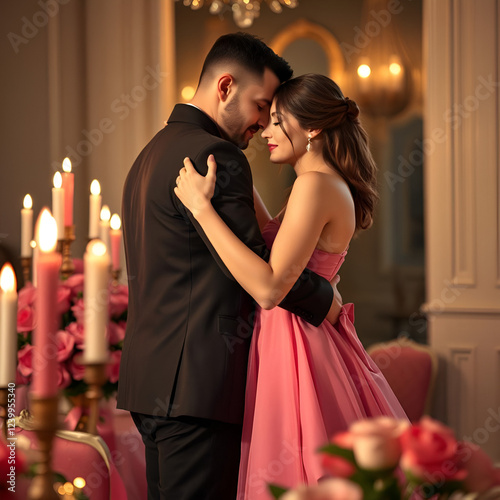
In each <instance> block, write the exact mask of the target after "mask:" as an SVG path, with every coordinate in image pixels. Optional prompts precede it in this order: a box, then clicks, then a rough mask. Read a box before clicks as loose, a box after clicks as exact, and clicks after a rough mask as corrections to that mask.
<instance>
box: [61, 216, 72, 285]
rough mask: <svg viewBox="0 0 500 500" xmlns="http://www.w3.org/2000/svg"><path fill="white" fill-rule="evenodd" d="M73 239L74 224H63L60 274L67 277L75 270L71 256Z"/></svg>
mask: <svg viewBox="0 0 500 500" xmlns="http://www.w3.org/2000/svg"><path fill="white" fill-rule="evenodd" d="M73 241H75V226H74V225H73V226H65V228H64V238H63V239H62V251H61V253H62V265H61V276H62V277H63V278H69V277H70V276H71V275H72V274H73V273H74V272H75V265H74V264H73V259H72V258H71V244H72V243H73Z"/></svg>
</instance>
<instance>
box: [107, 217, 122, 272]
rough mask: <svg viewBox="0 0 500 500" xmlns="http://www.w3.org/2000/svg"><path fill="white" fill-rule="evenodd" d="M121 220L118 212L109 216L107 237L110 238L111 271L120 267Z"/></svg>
mask: <svg viewBox="0 0 500 500" xmlns="http://www.w3.org/2000/svg"><path fill="white" fill-rule="evenodd" d="M121 225H122V221H121V220H120V216H119V215H118V214H113V217H111V221H110V226H111V231H110V232H109V238H110V240H111V262H112V266H113V271H115V270H117V269H120V248H121V242H122V231H121V229H120V227H121Z"/></svg>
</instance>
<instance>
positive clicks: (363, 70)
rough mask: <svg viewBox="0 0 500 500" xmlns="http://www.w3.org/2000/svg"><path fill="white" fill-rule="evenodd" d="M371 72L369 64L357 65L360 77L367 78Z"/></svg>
mask: <svg viewBox="0 0 500 500" xmlns="http://www.w3.org/2000/svg"><path fill="white" fill-rule="evenodd" d="M371 72H372V70H371V69H370V66H368V64H361V65H360V66H359V67H358V75H359V76H360V77H361V78H368V77H369V76H370V73H371Z"/></svg>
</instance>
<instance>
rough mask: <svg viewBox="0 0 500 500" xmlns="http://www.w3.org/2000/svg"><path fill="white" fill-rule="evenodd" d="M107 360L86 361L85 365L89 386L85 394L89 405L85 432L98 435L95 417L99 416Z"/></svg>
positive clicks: (86, 379) (86, 380)
mask: <svg viewBox="0 0 500 500" xmlns="http://www.w3.org/2000/svg"><path fill="white" fill-rule="evenodd" d="M106 366H107V362H102V363H87V364H86V365H85V382H87V385H88V386H89V387H88V389H87V392H86V393H85V395H86V396H87V400H88V405H89V417H88V420H87V432H88V433H89V434H94V435H95V436H97V435H98V432H97V419H98V418H99V401H100V400H101V398H102V396H103V393H102V386H103V385H104V384H105V382H106V380H107V378H106Z"/></svg>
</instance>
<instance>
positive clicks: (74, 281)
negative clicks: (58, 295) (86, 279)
mask: <svg viewBox="0 0 500 500" xmlns="http://www.w3.org/2000/svg"><path fill="white" fill-rule="evenodd" d="M63 286H64V287H65V288H67V289H69V291H70V296H71V298H72V299H74V298H75V297H77V296H78V295H79V294H83V274H73V275H71V276H70V277H69V278H68V279H67V280H66V281H64V282H63Z"/></svg>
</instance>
